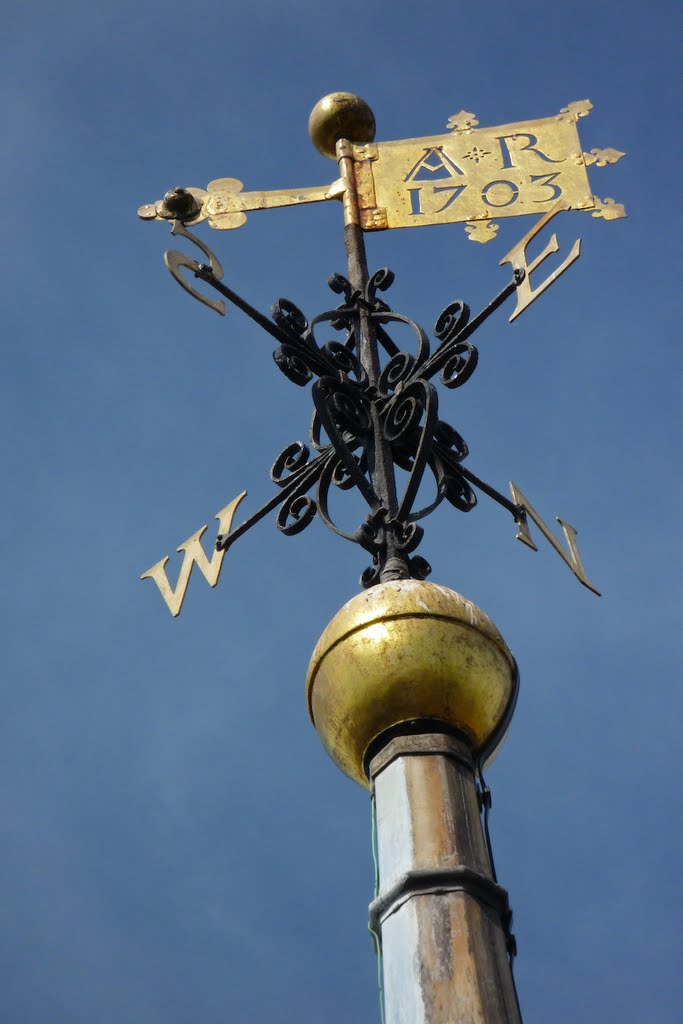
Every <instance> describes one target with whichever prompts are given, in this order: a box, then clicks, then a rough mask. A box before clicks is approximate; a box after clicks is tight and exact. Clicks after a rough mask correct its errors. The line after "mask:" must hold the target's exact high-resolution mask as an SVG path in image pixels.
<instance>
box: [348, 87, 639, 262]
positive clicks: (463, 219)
mask: <svg viewBox="0 0 683 1024" xmlns="http://www.w3.org/2000/svg"><path fill="white" fill-rule="evenodd" d="M591 107H592V104H591V103H590V100H583V101H581V102H578V103H570V104H569V105H568V106H567V107H565V108H564V109H563V110H562V111H561V112H560V113H559V114H557V115H556V116H555V117H546V118H542V119H540V120H537V121H520V122H517V123H515V124H505V125H497V126H496V127H493V128H479V127H477V125H478V124H479V122H478V121H477V120H476V118H475V116H474V114H471V113H468V112H467V111H461V112H460V113H459V114H455V115H454V116H453V117H451V118H450V119H449V122H448V127H449V128H450V132H449V133H448V134H445V135H431V136H426V137H424V138H420V139H401V140H399V141H396V142H380V143H377V144H376V145H375V144H372V145H369V146H354V156H355V159H356V161H357V162H358V163H359V164H360V165H361V167H362V171H361V173H360V174H359V176H358V177H359V198H360V205H361V217H362V225H363V227H364V228H365V230H366V231H367V230H381V229H383V228H408V227H420V226H421V225H425V224H449V223H465V224H467V232H468V234H469V235H470V237H471V238H472V240H473V241H477V242H486V241H489V240H490V239H491V238H492V237H494V236H495V233H496V230H497V227H496V225H495V224H493V223H492V221H493V218H494V217H495V218H501V217H516V216H519V215H521V214H544V213H547V212H548V211H549V210H551V209H552V208H553V207H554V206H555V205H556V204H557V203H558V201H560V200H563V201H564V202H566V203H567V208H570V209H573V210H591V211H593V212H594V215H595V216H602V217H606V218H607V219H608V220H612V219H616V218H617V217H623V216H625V211H624V208H623V206H621V205H620V204H617V203H615V202H614V201H613V200H610V199H608V200H606V201H605V202H604V203H603V202H602V201H601V200H600V199H598V198H597V197H596V196H594V195H593V192H592V189H591V185H590V182H589V180H588V173H587V167H588V166H590V165H591V164H597V165H598V166H599V167H604V166H605V164H608V163H616V161H617V160H619V159H620V157H622V156H623V155H624V154H623V153H620V152H619V151H618V150H615V149H602V150H598V149H596V150H593V151H592V152H590V153H584V152H583V151H582V148H581V142H580V141H579V133H578V126H577V121H578V119H579V118H580V117H584V116H585V115H586V114H588V112H589V111H590V110H591Z"/></svg>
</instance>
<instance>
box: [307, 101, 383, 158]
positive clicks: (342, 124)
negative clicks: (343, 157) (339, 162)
mask: <svg viewBox="0 0 683 1024" xmlns="http://www.w3.org/2000/svg"><path fill="white" fill-rule="evenodd" d="M308 134H309V135H310V137H311V142H312V143H313V145H314V146H315V148H316V149H317V150H318V152H319V153H322V155H323V156H326V157H329V158H330V160H335V159H336V144H337V142H338V141H339V139H348V140H349V142H353V143H355V144H356V145H358V146H364V145H365V144H366V143H367V142H372V141H373V139H374V138H375V115H374V114H373V112H372V111H371V110H370V107H369V106H368V105H367V103H366V102H365V100H362V99H361V98H360V96H354V95H353V93H351V92H331V93H330V94H329V96H323V98H322V99H321V100H319V101H318V102H317V103H316V105H315V106H314V107H313V110H312V111H311V116H310V117H309V119H308Z"/></svg>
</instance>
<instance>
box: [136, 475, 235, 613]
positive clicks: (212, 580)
mask: <svg viewBox="0 0 683 1024" xmlns="http://www.w3.org/2000/svg"><path fill="white" fill-rule="evenodd" d="M246 495H247V492H246V491H242V493H241V494H239V495H238V496H237V497H236V498H233V500H232V501H231V502H230V504H229V505H226V506H225V508H222V509H221V510H220V512H217V513H216V519H217V520H218V522H219V532H220V533H225V534H227V533H230V528H231V526H232V520H233V518H234V515H235V512H236V510H237V506H238V505H239V503H240V502H241V501H242V499H243V498H245V497H246ZM206 530H207V527H206V526H202V528H201V530H197V532H196V533H193V534H192V536H191V537H188V538H187V540H186V541H183V543H182V544H181V545H180V547H179V548H178V549H177V550H178V551H179V552H181V551H184V552H185V556H184V558H183V564H182V565H181V567H180V575H179V576H178V582H177V583H176V588H175V590H173V589H172V587H171V584H170V583H169V581H168V576H167V575H166V568H165V566H166V563H167V562H168V557H169V556H168V555H165V556H164V558H162V559H161V561H160V562H157V564H156V565H153V566H152V568H151V569H148V570H147V572H145V573H143V574H142V576H141V577H140V579H141V580H146V579H148V578H149V579H153V580H154V582H155V583H156V585H157V586H158V588H159V590H160V591H161V596H162V597H163V599H164V601H165V602H166V604H167V605H168V610H169V611H170V613H171V615H172V616H173V617H174V618H175V617H176V616H177V615H179V614H180V609H181V608H182V606H183V601H184V600H185V594H186V593H187V585H188V583H189V582H190V574H191V572H192V568H193V566H194V564H195V562H196V563H197V565H198V566H199V568H200V570H201V571H202V573H203V575H204V578H205V579H206V582H207V583H208V584H209V586H210V587H215V586H216V584H217V583H218V577H219V576H220V573H221V567H222V565H223V559H224V558H225V549H223V550H222V551H214V553H213V555H212V557H211V561H209V559H208V558H207V557H206V555H205V554H204V548H203V547H202V545H201V538H202V535H203V534H204V533H205V532H206Z"/></svg>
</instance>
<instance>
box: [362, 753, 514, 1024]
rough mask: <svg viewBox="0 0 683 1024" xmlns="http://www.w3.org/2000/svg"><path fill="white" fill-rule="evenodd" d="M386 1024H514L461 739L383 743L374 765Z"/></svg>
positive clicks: (498, 904) (503, 905)
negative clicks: (384, 744) (383, 745)
mask: <svg viewBox="0 0 683 1024" xmlns="http://www.w3.org/2000/svg"><path fill="white" fill-rule="evenodd" d="M370 778H371V782H372V789H373V800H374V813H375V821H376V842H377V853H376V855H377V866H378V894H377V897H376V899H375V900H374V901H373V903H372V904H371V906H370V927H371V929H372V931H373V932H374V933H375V934H377V935H378V936H379V940H380V947H381V950H382V960H383V975H384V999H385V1013H386V1017H385V1024H465V1022H466V1024H520V1021H521V1017H520V1012H519V1005H518V1002H517V995H516V991H515V986H514V981H513V977H512V970H511V965H510V960H509V956H508V950H507V942H506V934H505V928H504V920H505V914H506V911H507V907H508V901H507V893H506V892H505V890H504V889H502V888H501V887H500V886H499V885H497V884H496V883H495V882H494V880H493V872H492V866H491V864H490V862H489V857H488V854H487V847H486V841H485V838H484V833H483V828H482V824H481V818H480V813H479V806H478V799H477V788H476V783H475V776H474V763H473V759H472V753H471V749H470V746H469V743H468V742H467V741H466V740H465V738H464V737H463V738H462V739H459V738H457V737H455V736H454V735H450V734H448V735H446V734H438V733H435V734H431V735H416V736H399V737H397V738H394V739H392V740H390V742H389V743H388V744H387V745H386V746H385V747H384V749H383V750H381V752H380V753H379V754H377V755H376V756H375V757H374V758H373V759H372V761H371V763H370Z"/></svg>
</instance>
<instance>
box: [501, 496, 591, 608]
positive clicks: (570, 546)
mask: <svg viewBox="0 0 683 1024" xmlns="http://www.w3.org/2000/svg"><path fill="white" fill-rule="evenodd" d="M510 491H511V493H512V500H513V501H514V503H515V505H517V507H518V509H519V511H520V514H519V517H516V522H517V525H518V527H519V533H518V534H517V540H521V542H522V544H526V546H527V547H528V548H531V549H532V551H538V548H537V547H536V545H535V544H534V542H533V540H532V538H531V532H530V530H529V524H528V523H527V519H526V517H527V516H530V517H531V519H533V521H534V522H535V523H536V526H537V527H538V528H539V530H540V531H541V533H542V534H543V536H544V537H545V539H546V540H547V541H548V543H549V544H551V545H552V547H554V548H555V551H557V553H558V555H559V556H560V558H561V559H562V561H563V562H564V563H565V564H566V565H568V566H569V568H570V569H571V571H572V572H573V573H574V575H575V576H576V578H577V580H579V581H580V582H581V583H583V585H584V587H588V589H589V590H592V591H593V593H594V594H597V595H598V597H600V596H601V595H600V591H599V590H596V588H595V587H594V586H593V584H592V583H589V581H588V577H587V576H586V570H585V569H584V567H583V562H582V561H581V555H580V554H579V546H578V544H577V543H576V530H575V529H574V527H573V526H570V525H569V523H565V522H564V521H563V520H562V519H560V517H559V516H555V518H556V519H557V521H558V523H559V524H560V526H561V527H562V532H563V533H564V537H565V540H566V541H567V548H564V547H563V546H562V544H561V543H560V541H559V540H558V539H557V537H556V536H555V534H554V533H553V532H552V530H551V529H550V527H549V526H548V525H547V524H546V523H544V522H543V520H542V519H541V517H540V516H539V514H538V512H537V511H536V509H535V508H534V507H533V505H532V504H531V502H530V501H529V500H528V499H527V498H525V497H524V495H523V494H522V492H521V491H520V489H519V487H517V486H516V485H515V484H513V482H512V480H511V481H510Z"/></svg>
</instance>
